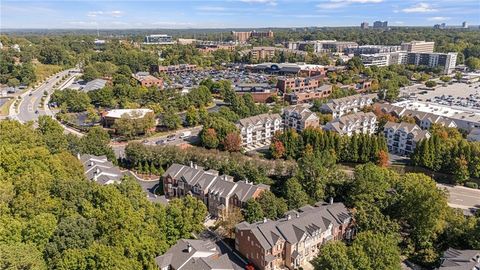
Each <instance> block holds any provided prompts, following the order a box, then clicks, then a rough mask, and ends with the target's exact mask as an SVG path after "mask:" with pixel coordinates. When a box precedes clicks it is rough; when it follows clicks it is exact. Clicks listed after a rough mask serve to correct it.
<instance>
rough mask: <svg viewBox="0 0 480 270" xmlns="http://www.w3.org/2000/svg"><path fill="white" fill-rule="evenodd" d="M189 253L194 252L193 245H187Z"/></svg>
mask: <svg viewBox="0 0 480 270" xmlns="http://www.w3.org/2000/svg"><path fill="white" fill-rule="evenodd" d="M187 251H188V253H190V252H192V245H190V243H188V245H187Z"/></svg>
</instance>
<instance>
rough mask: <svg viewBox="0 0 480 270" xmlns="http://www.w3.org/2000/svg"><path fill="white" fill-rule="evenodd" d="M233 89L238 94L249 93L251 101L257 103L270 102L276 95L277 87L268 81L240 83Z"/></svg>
mask: <svg viewBox="0 0 480 270" xmlns="http://www.w3.org/2000/svg"><path fill="white" fill-rule="evenodd" d="M233 89H234V90H235V93H237V94H239V95H244V94H246V93H249V94H251V95H252V97H253V101H255V102H257V103H267V102H271V101H273V100H274V99H275V97H277V96H278V89H277V88H276V87H272V86H271V85H270V84H268V83H240V84H236V85H235V87H234V88H233Z"/></svg>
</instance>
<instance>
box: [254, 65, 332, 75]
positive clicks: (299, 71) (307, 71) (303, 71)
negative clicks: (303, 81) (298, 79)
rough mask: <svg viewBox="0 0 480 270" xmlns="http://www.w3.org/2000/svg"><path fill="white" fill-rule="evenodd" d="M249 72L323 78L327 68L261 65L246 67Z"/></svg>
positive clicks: (318, 66)
mask: <svg viewBox="0 0 480 270" xmlns="http://www.w3.org/2000/svg"><path fill="white" fill-rule="evenodd" d="M246 69H247V70H249V71H250V72H260V73H267V74H275V75H286V76H303V77H313V76H325V75H326V73H327V67H325V66H322V65H312V64H305V63H262V64H256V65H249V66H247V67H246Z"/></svg>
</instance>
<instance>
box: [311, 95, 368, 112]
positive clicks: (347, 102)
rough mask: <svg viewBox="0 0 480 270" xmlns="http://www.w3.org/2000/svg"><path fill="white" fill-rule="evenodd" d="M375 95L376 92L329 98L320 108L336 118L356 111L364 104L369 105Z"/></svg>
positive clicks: (364, 105)
mask: <svg viewBox="0 0 480 270" xmlns="http://www.w3.org/2000/svg"><path fill="white" fill-rule="evenodd" d="M376 97H377V95H376V94H367V95H353V96H348V97H343V98H337V99H331V100H329V101H328V102H327V103H325V104H323V105H322V107H321V108H320V110H321V111H322V112H324V113H331V114H332V116H333V118H337V117H341V116H343V115H345V114H349V113H356V112H358V111H359V110H361V109H363V108H365V107H366V106H371V105H372V104H373V102H374V100H375V98H376Z"/></svg>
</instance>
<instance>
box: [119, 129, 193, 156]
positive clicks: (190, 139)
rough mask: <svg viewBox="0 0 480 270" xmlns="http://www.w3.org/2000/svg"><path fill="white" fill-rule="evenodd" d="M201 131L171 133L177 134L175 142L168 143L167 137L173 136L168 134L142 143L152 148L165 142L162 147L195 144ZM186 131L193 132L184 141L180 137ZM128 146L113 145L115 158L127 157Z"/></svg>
mask: <svg viewBox="0 0 480 270" xmlns="http://www.w3.org/2000/svg"><path fill="white" fill-rule="evenodd" d="M201 130H202V128H201V127H193V128H188V129H182V130H178V131H176V132H175V133H171V134H175V139H174V140H170V141H168V140H167V137H168V136H169V135H171V134H167V135H163V136H159V137H154V138H149V139H146V140H144V141H142V143H143V144H144V145H150V146H154V145H157V143H158V142H160V141H162V142H163V143H162V144H161V145H179V144H182V143H191V142H194V141H196V140H198V134H199V133H200V131H201ZM184 131H191V132H192V134H191V135H190V136H189V137H188V138H184V139H182V138H180V135H181V133H182V132H184ZM127 145H128V143H121V144H111V145H110V146H111V147H112V149H113V152H115V156H116V157H117V158H120V157H125V147H126V146H127Z"/></svg>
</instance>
